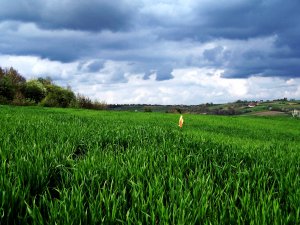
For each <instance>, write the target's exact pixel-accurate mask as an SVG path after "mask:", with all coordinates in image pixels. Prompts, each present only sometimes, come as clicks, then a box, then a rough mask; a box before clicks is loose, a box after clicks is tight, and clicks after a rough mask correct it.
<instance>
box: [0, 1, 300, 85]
mask: <svg viewBox="0 0 300 225" xmlns="http://www.w3.org/2000/svg"><path fill="white" fill-rule="evenodd" d="M299 11H300V1H298V0H287V1H283V0H248V1H242V0H227V1H225V0H221V1H208V0H201V1H191V0H189V1H180V0H177V1H168V0H164V1H150V0H149V1H148V0H143V1H135V0H132V1H129V0H119V1H110V0H78V1H71V0H60V1H58V0H52V1H50V0H45V1H40V0H14V1H11V0H2V1H1V3H0V31H1V36H0V47H1V48H0V54H11V55H36V56H39V57H42V58H49V59H51V60H58V61H62V62H71V61H76V60H79V61H80V60H87V59H93V60H94V63H91V64H89V65H88V67H87V68H86V69H87V70H89V71H90V72H95V71H100V70H101V68H103V65H104V61H105V60H115V61H122V62H123V61H127V62H130V63H132V66H130V67H129V68H130V70H131V71H129V72H141V73H144V74H145V79H147V78H148V77H149V74H151V73H152V72H153V71H154V72H156V74H157V80H165V79H172V75H171V72H172V70H173V69H174V68H178V67H186V66H194V67H214V68H220V69H224V71H225V72H224V74H223V76H224V77H226V78H242V77H249V76H252V75H256V76H278V77H287V78H288V77H300V46H299V44H298V42H299V40H300V22H299V21H300V13H299ZM260 40H261V43H264V41H265V45H266V46H267V47H265V46H264V44H261V45H259V44H251V43H252V42H254V43H259V42H260ZM266 40H267V41H266ZM268 41H269V42H268ZM207 43H211V44H214V43H215V44H214V46H212V47H208V48H207V49H204V50H203V51H202V52H193V49H197V48H198V47H199V46H204V45H205V44H207ZM186 46H188V47H189V51H187V48H186ZM237 46H238V47H237ZM244 47H245V48H244ZM120 76H121V75H120Z"/></svg>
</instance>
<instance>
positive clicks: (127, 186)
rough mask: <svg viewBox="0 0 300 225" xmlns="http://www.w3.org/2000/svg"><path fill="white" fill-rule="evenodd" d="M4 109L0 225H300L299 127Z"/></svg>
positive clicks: (0, 114) (282, 120)
mask: <svg viewBox="0 0 300 225" xmlns="http://www.w3.org/2000/svg"><path fill="white" fill-rule="evenodd" d="M178 119H179V116H178V115H175V114H163V113H135V112H105V111H89V110H75V109H50V108H39V107H9V106H0V129H1V135H0V158H1V164H0V221H1V222H0V224H300V217H299V216H300V188H299V187H300V177H299V172H300V163H299V162H300V146H299V143H300V120H298V119H292V118H289V117H279V118H277V117H269V118H268V117H263V118H261V117H222V116H207V115H198V116H197V115H184V119H185V123H184V127H183V129H182V130H180V129H179V128H178V125H177V122H178Z"/></svg>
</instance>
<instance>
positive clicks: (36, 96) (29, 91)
mask: <svg viewBox="0 0 300 225" xmlns="http://www.w3.org/2000/svg"><path fill="white" fill-rule="evenodd" d="M24 94H25V97H26V98H29V99H31V100H33V101H35V102H36V103H39V102H40V101H41V100H42V99H43V98H45V96H46V88H45V87H44V85H43V84H42V83H41V82H40V81H38V80H30V81H28V82H27V83H26V86H25V90H24Z"/></svg>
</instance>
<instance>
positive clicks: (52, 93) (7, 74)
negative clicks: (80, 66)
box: [0, 67, 106, 109]
mask: <svg viewBox="0 0 300 225" xmlns="http://www.w3.org/2000/svg"><path fill="white" fill-rule="evenodd" d="M0 104H11V105H27V106H28V105H40V106H45V107H63V108H66V107H72V108H87V109H104V108H105V107H106V104H105V103H104V102H100V101H97V100H95V101H92V100H91V99H90V98H88V97H86V96H84V95H81V94H77V95H76V94H75V93H74V92H73V91H72V90H71V88H70V87H67V88H64V87H61V86H59V85H56V84H55V83H54V82H53V81H52V79H51V78H50V77H46V78H43V77H39V78H37V79H31V80H26V79H25V78H24V77H23V76H22V75H21V74H20V73H19V72H18V71H17V70H15V69H14V68H13V67H10V68H1V67H0Z"/></svg>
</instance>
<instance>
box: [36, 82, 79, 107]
mask: <svg viewBox="0 0 300 225" xmlns="http://www.w3.org/2000/svg"><path fill="white" fill-rule="evenodd" d="M46 88H47V95H46V97H45V98H44V99H43V100H42V102H41V105H42V106H47V107H64V108H65V107H69V106H70V105H71V103H72V102H74V101H76V97H75V94H74V93H73V91H71V90H69V89H65V88H62V87H59V86H57V85H53V84H52V85H48V86H47V87H46Z"/></svg>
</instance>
